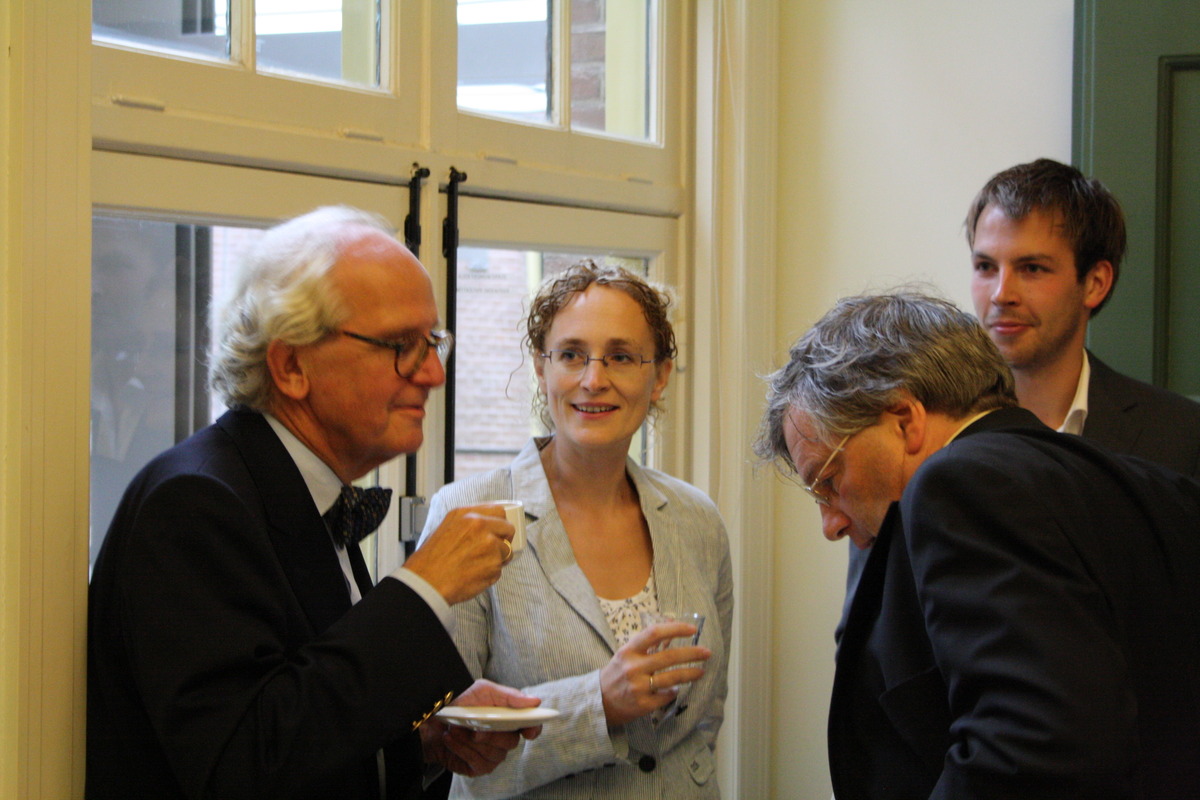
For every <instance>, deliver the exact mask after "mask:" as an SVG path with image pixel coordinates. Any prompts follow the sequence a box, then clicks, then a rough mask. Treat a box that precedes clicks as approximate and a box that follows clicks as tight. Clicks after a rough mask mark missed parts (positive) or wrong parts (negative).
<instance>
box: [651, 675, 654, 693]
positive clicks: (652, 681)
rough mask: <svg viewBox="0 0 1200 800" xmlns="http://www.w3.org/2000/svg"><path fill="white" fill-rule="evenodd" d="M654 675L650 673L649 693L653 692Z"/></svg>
mask: <svg viewBox="0 0 1200 800" xmlns="http://www.w3.org/2000/svg"><path fill="white" fill-rule="evenodd" d="M654 691H655V689H654V675H653V674H651V675H650V694H654Z"/></svg>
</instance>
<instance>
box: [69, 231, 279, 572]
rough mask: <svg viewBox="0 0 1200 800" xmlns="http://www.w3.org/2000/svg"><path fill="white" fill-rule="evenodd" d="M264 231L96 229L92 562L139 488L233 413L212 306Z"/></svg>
mask: <svg viewBox="0 0 1200 800" xmlns="http://www.w3.org/2000/svg"><path fill="white" fill-rule="evenodd" d="M259 235H260V232H259V231H257V230H254V229H249V228H223V227H207V226H201V225H190V224H186V223H184V222H179V223H175V222H161V221H153V220H145V219H136V218H129V217H116V216H103V215H97V216H96V217H95V218H94V219H93V223H92V403H91V406H92V412H91V454H92V456H91V457H92V470H91V473H92V485H91V558H92V560H93V561H94V560H95V557H96V554H97V553H98V552H99V549H100V544H101V543H102V542H103V539H104V534H105V533H106V532H107V530H108V525H109V523H110V522H111V520H112V515H113V512H114V511H115V510H116V507H117V503H118V502H119V501H120V499H121V494H122V493H123V492H124V491H125V487H126V486H127V485H128V484H129V481H130V480H131V479H132V478H133V476H134V475H135V474H136V473H137V471H138V470H139V469H141V468H142V466H144V465H145V463H146V462H147V461H149V460H150V459H151V458H152V457H154V456H155V455H157V454H158V453H160V452H161V451H163V450H165V449H166V448H168V447H170V446H171V445H173V444H175V443H176V442H178V441H181V440H182V439H184V438H186V437H187V436H189V435H190V434H191V433H192V432H194V431H196V430H198V429H199V428H201V427H203V426H204V425H206V424H208V423H209V422H210V421H212V420H213V419H216V417H218V416H219V415H220V414H221V413H222V412H223V411H224V410H225V409H224V407H223V406H222V404H221V402H220V400H219V399H217V398H215V397H214V396H213V395H211V393H210V392H209V390H208V379H207V378H208V376H207V372H206V369H205V366H204V365H205V363H206V359H205V358H204V356H205V354H206V353H207V350H208V345H209V336H208V313H209V308H210V304H211V298H212V297H214V296H220V295H221V294H222V293H223V292H224V291H225V290H226V283H227V282H228V277H227V276H228V275H229V272H230V269H231V267H232V266H233V265H235V264H237V263H238V261H239V259H240V258H241V257H242V254H243V253H244V252H245V251H246V250H247V249H248V248H249V246H250V245H251V244H252V243H253V242H254V241H256V240H257V238H258V236H259Z"/></svg>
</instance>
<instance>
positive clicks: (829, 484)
mask: <svg viewBox="0 0 1200 800" xmlns="http://www.w3.org/2000/svg"><path fill="white" fill-rule="evenodd" d="M853 435H854V434H852V433H847V434H846V435H845V436H844V437H842V441H840V442H839V443H838V446H837V447H835V448H833V450H831V451H830V452H829V458H827V459H825V463H824V464H822V465H821V468H820V469H819V470H817V473H816V475H815V476H814V477H813V480H812V483H808V484H804V483H802V484H800V488H801V489H803V490H804V491H806V492H808V493H809V494H810V495H812V499H813V500H816V501H817V505H819V506H828V505H830V504H831V503H833V498H835V497H837V492H835V491H834V490H833V479H832V477H823V476H824V475H825V470H827V469H829V465H830V464H832V463H833V457H834V456H836V455H837V454H838V453H840V452H842V450H844V449H845V447H846V442H848V441H850V437H851V436H853Z"/></svg>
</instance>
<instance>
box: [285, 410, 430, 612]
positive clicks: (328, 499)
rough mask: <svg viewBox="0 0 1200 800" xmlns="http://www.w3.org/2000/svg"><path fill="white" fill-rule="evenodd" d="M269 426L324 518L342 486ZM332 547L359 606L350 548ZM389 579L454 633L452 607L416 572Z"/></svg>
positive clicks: (319, 462) (318, 462)
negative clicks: (404, 587) (414, 596)
mask: <svg viewBox="0 0 1200 800" xmlns="http://www.w3.org/2000/svg"><path fill="white" fill-rule="evenodd" d="M263 417H265V418H266V420H267V422H268V423H269V424H270V426H271V430H273V431H275V435H276V436H278V437H279V441H280V442H282V443H283V447H284V449H285V450H287V451H288V455H290V456H291V457H292V461H294V462H296V468H297V469H299V470H300V475H301V477H303V478H304V484H305V485H306V486H307V487H308V492H309V494H311V495H312V499H313V503H315V504H316V506H317V511H318V512H320V513H321V514H324V513H325V512H326V511H328V510H329V509H330V508H331V507H332V506H333V504H334V503H335V502H336V501H337V499H338V496H339V495H340V494H341V492H342V482H341V480H340V479H339V478H338V476H337V475H335V474H334V472H333V470H332V469H330V468H329V465H328V464H326V463H325V462H324V461H322V460H321V459H320V458H318V457H317V454H316V453H314V452H313V451H312V450H309V449H308V447H307V446H305V444H304V442H302V441H300V440H299V439H298V438H296V435H295V434H294V433H292V432H291V431H290V430H288V429H287V427H286V426H284V424H283V423H282V422H280V421H279V420H277V419H275V417H273V416H271V415H270V414H263ZM329 546H330V547H332V548H333V549H334V552H336V553H337V557H338V563H340V564H341V565H342V577H343V578H345V581H346V590H347V591H348V592H349V593H350V602H351V604H353V603H357V602H358V601H359V600H361V599H362V594H361V593H360V592H359V590H358V583H357V582H356V581H355V580H354V570H353V569H351V567H350V556H349V555H348V554H347V553H346V548H344V547H338V546H337V545H336V544H335V543H334V541H333V535H332V534H330V536H329ZM389 577H392V578H395V579H396V580H398V581H400V582H401V583H404V584H405V585H407V586H408V587H409V588H410V589H412V590H413V591H414V592H416V593H417V594H418V595H420V596H421V599H422V600H424V601H425V602H426V603H427V604H428V605H429V607H430V608H431V609H432V610H433V613H435V614H437V617H438V619H439V620H441V622H442V626H443V627H444V628H445V629H446V630H447V631H448V632H449V633H454V628H453V621H454V617H453V615H452V614H451V613H450V604H449V603H447V602H446V600H445V598H443V597H442V595H441V594H440V593H439V592H438V590H437V589H434V588H433V587H432V586H431V585H430V584H429V581H427V580H425V579H424V578H422V577H421V576H420V575H418V574H417V573H415V572H413V571H412V570H408V569H405V568H404V567H398V568H397V569H396V570H395V571H394V572H392V573H391V575H390V576H389Z"/></svg>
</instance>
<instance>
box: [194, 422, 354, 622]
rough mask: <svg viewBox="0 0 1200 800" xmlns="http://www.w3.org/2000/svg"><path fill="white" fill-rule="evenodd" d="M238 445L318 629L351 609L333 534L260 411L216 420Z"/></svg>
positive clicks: (290, 576)
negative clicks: (332, 541)
mask: <svg viewBox="0 0 1200 800" xmlns="http://www.w3.org/2000/svg"><path fill="white" fill-rule="evenodd" d="M217 425H218V426H220V427H221V428H222V429H223V430H224V431H225V432H226V433H228V434H229V436H230V438H231V439H233V441H234V443H235V444H236V445H237V447H238V450H239V451H240V452H241V454H242V458H243V459H244V460H245V462H246V468H247V470H248V471H249V472H250V475H251V476H252V477H253V479H254V482H255V485H256V487H257V488H258V492H259V497H260V498H261V500H262V503H263V513H264V514H265V515H266V518H267V521H268V525H269V533H270V536H271V542H272V544H274V546H275V552H276V555H277V556H278V558H279V562H280V564H281V565H282V567H283V569H284V572H285V573H286V574H287V576H288V582H289V583H290V584H291V586H292V591H293V592H294V593H295V595H296V599H297V600H298V601H299V602H300V605H301V606H302V607H303V608H304V613H305V615H306V616H307V617H308V620H309V622H310V623H311V624H312V626H313V630H315V631H316V632H318V633H320V632H322V631H324V630H325V629H326V628H328V627H329V626H330V625H332V624H333V623H334V622H335V621H337V620H338V619H340V618H341V617H342V615H344V614H345V613H346V612H347V611H348V610H349V609H350V595H349V593H348V592H347V590H346V579H345V575H344V574H343V573H342V569H341V565H340V564H339V563H338V560H337V555H336V553H335V552H334V550H333V546H332V544H331V543H330V540H329V532H328V530H327V529H326V528H325V523H324V522H323V521H322V520H321V516H320V514H318V513H317V508H316V506H315V505H314V504H313V500H312V495H310V494H309V492H308V486H307V485H306V484H305V483H304V478H303V476H301V475H300V470H299V469H298V468H297V467H296V463H295V462H294V461H292V458H291V456H290V455H288V452H287V449H286V448H284V446H283V443H282V442H281V441H279V437H278V436H276V435H275V432H274V431H273V430H271V426H270V424H268V423H267V421H266V419H264V418H263V416H262V415H261V414H258V413H256V412H252V411H230V412H228V413H226V414H224V415H223V416H222V417H221V418H220V419H219V420H218V421H217Z"/></svg>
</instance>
